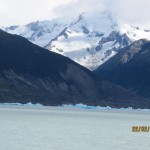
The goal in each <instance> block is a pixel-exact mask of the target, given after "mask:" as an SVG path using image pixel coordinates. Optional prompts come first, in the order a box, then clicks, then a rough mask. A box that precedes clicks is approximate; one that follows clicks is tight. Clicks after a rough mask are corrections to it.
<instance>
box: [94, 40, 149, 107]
mask: <svg viewBox="0 0 150 150" xmlns="http://www.w3.org/2000/svg"><path fill="white" fill-rule="evenodd" d="M95 73H96V74H97V75H99V76H100V77H101V78H103V79H105V80H109V81H111V82H113V83H115V84H117V85H120V86H122V87H124V88H126V89H129V90H132V91H134V92H135V93H137V94H138V95H141V96H143V97H145V98H148V99H149V100H150V41H147V40H138V41H136V42H134V43H132V44H131V45H130V46H128V47H126V48H123V49H121V50H120V52H119V53H118V54H117V55H116V56H114V57H113V58H111V59H110V60H109V61H107V62H106V63H105V64H103V65H102V66H100V67H99V68H98V69H97V70H96V71H95ZM149 104H150V102H149Z"/></svg>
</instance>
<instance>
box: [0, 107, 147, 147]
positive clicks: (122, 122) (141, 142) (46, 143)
mask: <svg viewBox="0 0 150 150" xmlns="http://www.w3.org/2000/svg"><path fill="white" fill-rule="evenodd" d="M144 125H145V126H150V112H149V111H147V112H146V111H145V112H144V111H135V110H133V111H123V110H122V111H121V110H82V109H74V108H59V107H38V106H37V107H29V106H3V105H1V106H0V150H149V149H150V132H148V133H133V132H132V126H144Z"/></svg>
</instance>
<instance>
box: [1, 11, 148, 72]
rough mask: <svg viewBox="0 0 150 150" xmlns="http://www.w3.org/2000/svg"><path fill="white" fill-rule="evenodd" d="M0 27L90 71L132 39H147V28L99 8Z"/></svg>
mask: <svg viewBox="0 0 150 150" xmlns="http://www.w3.org/2000/svg"><path fill="white" fill-rule="evenodd" d="M1 28H2V29H3V30H4V31H6V32H9V33H11V34H17V35H21V36H23V37H25V38H27V39H28V40H30V41H31V42H32V43H34V44H36V45H39V46H41V47H44V48H46V49H48V50H50V51H53V52H56V53H59V54H61V55H64V56H66V57H69V58H70V59H72V60H74V61H75V62H77V63H79V64H80V65H82V66H85V67H86V68H88V69H90V70H95V69H97V68H98V67H99V66H100V65H101V64H103V63H104V62H106V61H107V60H109V59H110V58H111V57H113V56H115V55H116V54H117V53H118V51H119V50H120V49H121V48H124V47H126V46H128V45H130V44H131V43H132V42H134V41H136V40H139V39H148V40H150V30H143V29H141V28H140V27H133V26H131V25H128V24H124V23H123V22H121V21H120V20H118V19H117V18H116V17H115V16H114V15H112V14H111V13H110V12H99V11H96V12H89V13H81V14H79V15H75V16H72V17H61V18H54V19H52V20H46V21H36V22H32V23H29V24H27V25H22V26H11V27H1Z"/></svg>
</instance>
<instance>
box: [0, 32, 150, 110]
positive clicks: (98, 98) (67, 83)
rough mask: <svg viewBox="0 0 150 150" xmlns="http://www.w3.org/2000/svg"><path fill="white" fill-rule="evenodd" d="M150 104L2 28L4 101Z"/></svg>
mask: <svg viewBox="0 0 150 150" xmlns="http://www.w3.org/2000/svg"><path fill="white" fill-rule="evenodd" d="M6 102H7V103H14V102H19V103H28V102H32V103H41V104H43V105H53V106H58V105H62V104H78V103H83V104H87V105H100V106H111V107H117V108H120V107H133V108H150V105H149V102H148V100H147V99H144V98H142V97H140V96H137V95H136V94H134V93H133V92H130V91H129V90H125V89H123V88H121V87H119V86H116V85H114V84H112V83H110V82H107V81H104V80H101V79H99V78H98V77H96V76H95V75H94V74H93V73H92V72H90V71H89V70H87V69H86V68H84V67H82V66H80V65H79V64H77V63H75V62H73V61H72V60H70V59H69V58H66V57H64V56H61V55H59V54H57V53H53V52H50V51H48V50H46V49H43V48H41V47H39V46H36V45H34V44H32V43H31V42H29V41H28V40H26V39H25V38H23V37H20V36H18V35H11V34H8V33H6V32H4V31H2V30H0V103H6Z"/></svg>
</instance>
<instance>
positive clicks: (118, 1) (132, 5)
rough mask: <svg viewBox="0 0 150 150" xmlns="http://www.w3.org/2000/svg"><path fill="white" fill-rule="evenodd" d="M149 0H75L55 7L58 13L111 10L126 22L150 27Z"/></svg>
mask: <svg viewBox="0 0 150 150" xmlns="http://www.w3.org/2000/svg"><path fill="white" fill-rule="evenodd" d="M149 6H150V1H149V0H73V1H71V2H70V3H68V4H67V5H61V6H59V7H57V8H55V9H54V13H55V14H57V15H60V16H62V15H73V14H78V13H82V12H91V11H110V12H111V13H113V14H114V15H115V16H117V17H118V19H119V20H122V21H123V22H125V23H129V24H133V25H140V26H143V27H146V28H150V9H149Z"/></svg>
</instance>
